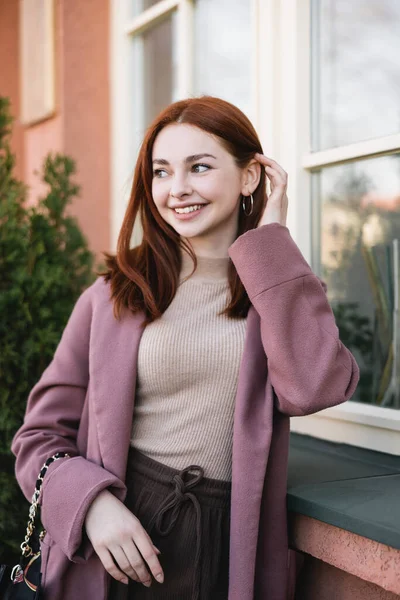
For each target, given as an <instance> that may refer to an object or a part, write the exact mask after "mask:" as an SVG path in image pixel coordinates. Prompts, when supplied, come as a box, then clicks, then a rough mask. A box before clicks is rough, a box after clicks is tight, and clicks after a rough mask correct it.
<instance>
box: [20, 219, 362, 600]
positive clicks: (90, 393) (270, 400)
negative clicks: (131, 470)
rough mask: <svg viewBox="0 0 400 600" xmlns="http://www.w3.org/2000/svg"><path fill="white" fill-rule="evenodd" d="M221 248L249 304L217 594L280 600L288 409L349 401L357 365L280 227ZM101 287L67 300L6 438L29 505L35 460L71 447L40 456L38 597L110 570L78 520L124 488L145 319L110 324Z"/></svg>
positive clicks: (100, 592) (102, 595)
mask: <svg viewBox="0 0 400 600" xmlns="http://www.w3.org/2000/svg"><path fill="white" fill-rule="evenodd" d="M229 255H230V257H231V259H232V261H233V262H234V264H235V267H236V269H237V271H238V274H239V277H240V279H241V280H242V282H243V284H244V286H245V288H246V290H247V293H248V295H249V298H250V300H251V303H252V306H251V307H250V311H249V315H248V322H247V330H246V339H245V347H244V353H243V357H242V361H241V366H240V372H239V381H238V389H237V395H236V404H235V416H234V432H233V456H232V460H233V474H232V499H231V538H230V583H229V600H253V599H263V600H265V599H268V600H286V599H287V598H288V596H289V592H288V574H289V568H288V563H289V560H288V557H289V556H290V552H289V551H288V541H287V523H286V476H287V459H288V446H289V417H290V416H298V415H307V414H310V413H314V412H317V411H319V410H321V409H324V408H327V407H329V406H333V405H336V404H340V403H341V402H344V401H345V400H347V399H348V398H350V397H351V395H352V394H353V392H354V390H355V388H356V386H357V382H358V378H359V370H358V367H357V364H356V361H355V359H354V358H353V356H352V354H351V353H350V352H349V350H348V349H347V348H346V347H345V346H344V345H343V344H342V343H341V342H340V340H339V337H338V329H337V327H336V325H335V321H334V317H333V314H332V310H331V308H330V306H329V304H328V301H327V298H326V295H325V291H324V287H323V285H322V283H321V282H320V280H319V279H318V278H317V277H316V276H315V275H314V274H313V273H312V271H311V269H310V267H309V265H308V264H307V262H306V261H305V259H304V258H303V256H302V254H301V252H300V250H299V249H298V247H297V246H296V244H295V243H294V241H293V240H292V238H291V236H290V233H289V230H288V229H287V228H286V227H283V226H282V225H279V224H276V223H274V224H270V225H264V226H262V227H260V228H258V229H254V230H251V231H248V232H246V233H245V234H243V235H241V236H240V237H239V238H237V240H235V242H234V243H233V244H232V245H231V246H230V248H229ZM109 294H110V290H109V286H108V285H107V284H105V283H104V281H103V279H102V278H99V279H98V280H97V281H96V282H95V283H94V284H93V285H92V286H91V287H89V288H88V289H87V290H86V291H85V292H84V293H83V294H82V295H81V296H80V298H79V299H78V301H77V303H76V305H75V307H74V310H73V312H72V314H71V317H70V319H69V321H68V324H67V326H66V328H65V330H64V333H63V336H62V339H61V341H60V343H59V346H58V348H57V350H56V352H55V355H54V358H53V360H52V362H51V363H50V365H49V366H48V367H47V369H46V370H45V371H44V373H43V375H42V377H41V379H40V380H39V382H38V383H37V384H36V385H35V387H34V388H33V389H32V391H31V393H30V395H29V399H28V405H27V410H26V415H25V420H24V424H23V425H22V427H21V428H20V429H19V430H18V431H17V433H16V434H15V437H14V440H13V443H12V451H13V452H14V454H15V455H16V457H17V459H16V476H17V479H18V482H19V484H20V486H21V488H22V490H23V492H24V494H25V496H26V498H28V499H29V500H30V499H31V497H32V493H33V490H34V486H35V479H36V476H37V474H38V472H39V469H40V467H41V465H42V464H43V463H44V461H45V460H46V458H47V457H49V456H51V455H52V454H53V453H55V452H56V451H67V452H68V453H70V455H71V456H72V458H65V459H61V460H59V461H56V462H54V463H52V465H51V466H50V468H49V470H48V472H47V474H46V477H45V479H44V484H43V491H42V522H43V524H44V526H45V528H46V530H47V535H46V537H45V539H44V542H43V545H42V566H43V585H44V589H45V598H46V599H47V600H87V598H96V600H105V599H106V597H107V589H108V585H109V582H110V576H109V575H108V573H106V571H105V570H104V568H103V566H102V564H101V562H100V560H99V558H98V557H97V555H96V553H95V552H94V550H93V547H92V546H91V544H90V542H89V540H88V538H87V536H86V534H85V531H84V519H85V515H86V512H87V510H88V508H89V506H90V504H91V502H92V501H93V500H94V498H95V497H96V496H97V494H98V493H99V492H100V491H101V490H102V489H104V488H109V489H110V491H111V492H112V493H114V494H115V495H116V496H117V497H118V498H119V499H120V500H121V501H123V500H124V499H125V496H126V486H125V483H124V481H125V471H126V466H127V457H128V450H129V442H130V434H131V425H132V418H133V410H134V398H135V384H136V371H137V355H138V348H139V341H140V337H141V333H142V328H141V324H142V322H143V319H144V315H143V314H142V313H141V314H136V315H132V314H131V313H129V314H126V315H125V316H124V318H123V319H122V320H121V321H117V320H116V319H115V318H114V316H113V307H112V303H111V302H110V299H109ZM161 562H162V561H161Z"/></svg>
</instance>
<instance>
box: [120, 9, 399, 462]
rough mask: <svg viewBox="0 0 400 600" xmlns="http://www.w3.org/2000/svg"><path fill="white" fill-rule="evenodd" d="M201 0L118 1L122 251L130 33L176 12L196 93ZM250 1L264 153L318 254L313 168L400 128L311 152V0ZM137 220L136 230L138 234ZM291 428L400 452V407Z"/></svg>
mask: <svg viewBox="0 0 400 600" xmlns="http://www.w3.org/2000/svg"><path fill="white" fill-rule="evenodd" d="M194 1H195V0H161V1H160V2H158V3H157V4H155V5H154V6H152V7H151V8H149V9H148V10H146V11H144V12H143V13H142V14H141V15H139V16H137V17H136V18H134V19H131V17H130V15H129V11H130V10H131V8H130V6H131V5H132V0H111V36H110V38H111V47H110V57H111V64H110V73H111V85H110V93H111V98H110V102H111V156H112V161H111V207H112V208H111V239H112V248H113V249H114V250H115V247H116V242H117V236H118V232H119V230H120V227H121V223H122V218H123V214H124V212H125V208H126V205H127V202H128V198H129V191H130V187H131V182H132V175H133V165H134V162H135V158H136V156H137V151H138V140H137V138H135V136H134V135H127V132H133V131H135V123H134V122H133V114H134V111H133V110H132V106H131V99H132V98H133V97H134V94H133V63H132V50H131V46H132V44H131V41H132V36H134V35H137V34H138V33H142V32H143V31H144V30H145V29H147V28H150V27H152V26H154V24H155V23H156V22H157V21H159V20H160V19H163V18H165V17H166V16H168V15H169V14H171V13H172V12H173V11H177V12H178V21H177V27H178V31H177V36H178V40H179V44H180V46H179V52H178V56H179V60H178V65H177V67H178V72H177V80H178V85H177V87H178V96H180V97H182V98H185V97H188V96H190V95H192V94H193V76H192V74H193V54H192V43H191V40H192V38H193V9H194ZM248 1H249V2H251V10H252V39H253V57H252V60H251V64H250V65H249V68H250V69H251V80H252V98H253V114H252V116H251V117H252V118H251V120H252V122H253V124H254V126H255V128H256V130H257V131H258V133H259V136H260V139H261V143H262V145H263V149H264V152H265V154H266V155H267V156H270V157H273V158H274V159H275V160H277V161H278V162H279V163H280V164H281V165H282V166H283V167H284V169H285V170H286V171H287V172H288V174H289V186H288V196H289V211H288V220H287V224H288V227H289V229H290V231H291V235H292V237H293V238H294V240H295V241H296V243H297V244H298V246H299V248H300V250H301V251H302V253H303V255H304V257H305V258H306V260H307V261H308V262H309V263H311V262H312V233H313V230H312V206H311V174H312V172H313V170H315V169H317V168H321V167H323V166H332V165H334V164H335V165H338V164H343V163H345V162H348V161H350V160H355V159H359V158H366V157H374V156H379V155H385V154H389V153H391V152H394V151H398V150H399V149H400V134H397V135H391V136H386V137H381V138H378V139H376V140H368V141H365V142H359V143H357V144H351V145H348V146H342V147H340V148H334V149H331V150H323V151H320V152H311V144H310V137H311V136H310V133H311V121H310V104H311V97H310V91H309V90H310V75H311V70H310V60H311V56H310V40H311V28H310V20H311V19H310V11H311V2H310V0H248ZM140 236H141V231H140V229H138V230H136V232H135V231H134V235H133V243H134V244H135V239H136V240H139V239H140ZM291 430H292V431H294V432H297V433H302V434H308V435H312V436H314V437H318V438H322V439H326V440H330V441H335V442H344V443H347V444H352V445H356V446H360V447H364V448H370V449H373V450H378V451H381V452H388V453H391V454H396V455H400V410H394V409H389V408H381V407H379V406H371V405H367V404H361V403H357V402H347V403H345V404H344V405H340V406H336V407H333V408H330V409H327V410H324V411H321V412H319V413H317V414H315V415H310V416H307V417H296V418H292V419H291Z"/></svg>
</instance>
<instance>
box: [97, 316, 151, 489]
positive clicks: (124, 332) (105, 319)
mask: <svg viewBox="0 0 400 600" xmlns="http://www.w3.org/2000/svg"><path fill="white" fill-rule="evenodd" d="M143 321H144V314H143V313H137V314H135V315H133V314H132V313H128V312H126V313H125V314H124V316H123V318H122V319H121V321H117V320H116V319H115V317H114V315H113V311H112V310H110V309H108V310H102V314H101V319H99V322H101V324H100V326H99V324H98V325H97V327H96V328H94V330H93V332H92V336H95V338H96V339H94V340H93V344H92V347H91V356H90V363H91V372H90V378H91V387H92V395H93V398H92V402H93V409H94V413H95V418H96V424H97V432H98V440H99V447H100V453H101V456H102V460H103V465H104V468H106V469H107V470H108V471H110V472H111V473H113V474H114V475H116V476H117V477H119V478H120V479H121V480H122V481H125V474H126V465H127V459H128V451H129V443H130V437H131V430H132V419H133V406H134V400H135V389H136V378H137V355H138V350H139V342H140V338H141V335H142V333H143V328H142V324H143Z"/></svg>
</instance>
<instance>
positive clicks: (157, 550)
mask: <svg viewBox="0 0 400 600" xmlns="http://www.w3.org/2000/svg"><path fill="white" fill-rule="evenodd" d="M153 548H154V550H155V551H156V552H157V554H161V550H159V549H158V548H157V546H155V545H154V544H153Z"/></svg>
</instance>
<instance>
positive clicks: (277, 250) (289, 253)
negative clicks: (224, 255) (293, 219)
mask: <svg viewBox="0 0 400 600" xmlns="http://www.w3.org/2000/svg"><path fill="white" fill-rule="evenodd" d="M228 254H229V256H230V257H231V259H232V262H233V264H234V265H235V268H236V270H237V272H238V275H239V277H240V280H241V281H242V283H243V285H244V287H245V289H246V292H247V294H248V296H249V298H250V300H251V299H252V298H254V296H257V294H261V293H262V292H265V291H266V290H268V289H270V288H272V287H274V286H276V285H280V284H281V283H285V282H287V281H290V280H292V279H296V278H297V277H303V276H305V275H309V274H310V273H312V271H311V267H310V265H309V264H308V263H307V261H306V260H305V258H304V256H303V255H302V253H301V252H300V250H299V248H298V246H297V245H296V243H295V242H294V240H293V238H292V237H291V235H290V232H289V229H288V228H287V227H285V226H283V225H280V224H279V223H269V224H268V225H262V226H261V227H258V228H256V229H250V230H249V231H246V233H243V234H242V235H240V236H239V237H238V238H237V239H236V240H235V241H234V243H233V244H232V245H231V246H230V247H229V249H228Z"/></svg>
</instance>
